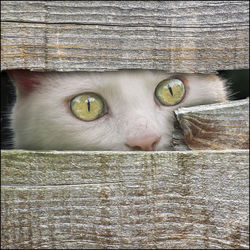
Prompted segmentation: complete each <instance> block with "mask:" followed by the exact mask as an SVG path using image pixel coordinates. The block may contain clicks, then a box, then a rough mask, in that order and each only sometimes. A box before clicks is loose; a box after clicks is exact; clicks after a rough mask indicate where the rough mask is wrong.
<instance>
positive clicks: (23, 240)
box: [1, 150, 249, 249]
mask: <svg viewBox="0 0 250 250" xmlns="http://www.w3.org/2000/svg"><path fill="white" fill-rule="evenodd" d="M248 164H249V153H248V150H228V151H227V150H226V151H186V152H58V151H57V152H56V151H52V152H33V151H2V159H1V165H2V173H1V178H2V189H1V192H2V196H1V197H2V206H1V207H2V214H1V216H2V221H1V227H2V230H1V244H2V245H1V246H2V247H3V248H19V249H20V248H52V249H55V248H61V249H62V248H68V249H72V248H175V249H176V248H179V249H180V248H189V249H190V248H191V249H192V248H210V249H211V248H224V249H225V248H245V249H247V248H248V247H249V227H248V226H249V218H248V215H249V206H248V205H249V202H248V200H249V168H248Z"/></svg>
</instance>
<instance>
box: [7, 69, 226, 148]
mask: <svg viewBox="0 0 250 250" xmlns="http://www.w3.org/2000/svg"><path fill="white" fill-rule="evenodd" d="M8 73H9V75H10V77H11V79H12V80H13V82H14V83H15V85H16V87H17V102H16V105H15V107H14V109H13V114H12V125H13V128H14V132H15V147H16V148H20V149H44V150H49V149H54V150H169V149H171V139H172V132H173V122H174V115H173V111H174V110H176V109H177V108H179V107H183V106H184V107H186V106H194V105H200V104H209V103H215V102H224V101H226V100H227V94H226V89H225V86H224V81H223V80H222V79H220V78H219V77H218V76H216V75H203V74H177V75H174V74H168V73H166V72H164V71H153V70H152V71H149V70H120V71H116V72H99V73H97V72H67V73H59V72H48V73H42V72H40V73H38V72H30V71H27V70H11V71H9V72H8Z"/></svg>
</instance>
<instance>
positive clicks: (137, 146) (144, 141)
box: [126, 135, 160, 151]
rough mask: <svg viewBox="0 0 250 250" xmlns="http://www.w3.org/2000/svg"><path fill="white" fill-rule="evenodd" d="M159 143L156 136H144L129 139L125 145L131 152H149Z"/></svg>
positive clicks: (158, 138)
mask: <svg viewBox="0 0 250 250" xmlns="http://www.w3.org/2000/svg"><path fill="white" fill-rule="evenodd" d="M159 141H160V137H159V136H157V135H144V136H137V137H133V138H129V139H128V141H127V143H126V145H127V146H128V147H130V148H131V149H133V150H143V151H151V150H154V148H155V146H156V144H157V143H158V142H159Z"/></svg>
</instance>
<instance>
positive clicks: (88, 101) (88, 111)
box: [87, 99, 90, 112]
mask: <svg viewBox="0 0 250 250" xmlns="http://www.w3.org/2000/svg"><path fill="white" fill-rule="evenodd" d="M87 105H88V112H90V101H89V99H88V103H87Z"/></svg>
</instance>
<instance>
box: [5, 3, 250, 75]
mask: <svg viewBox="0 0 250 250" xmlns="http://www.w3.org/2000/svg"><path fill="white" fill-rule="evenodd" d="M1 14H2V17H1V20H2V24H1V38H2V41H1V43H2V46H1V47H2V50H1V68H2V70H4V69H14V68H26V69H32V70H39V71H40V70H41V71H49V70H57V71H105V70H118V69H131V68H133V69H157V70H166V71H168V72H171V73H178V72H182V73H212V72H215V71H217V70H226V69H243V68H249V2H248V1H177V2H176V1H147V2H144V1H143V2H142V1H4V2H3V3H2V8H1Z"/></svg>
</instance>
